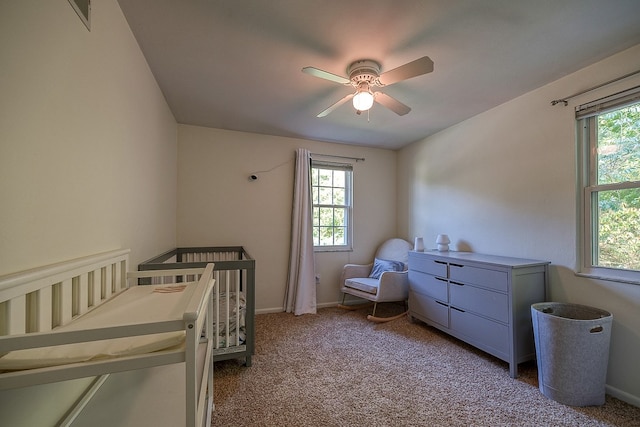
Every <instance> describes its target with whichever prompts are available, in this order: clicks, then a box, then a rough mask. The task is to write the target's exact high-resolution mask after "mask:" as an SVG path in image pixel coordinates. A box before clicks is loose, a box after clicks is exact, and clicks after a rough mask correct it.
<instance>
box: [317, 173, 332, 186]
mask: <svg viewBox="0 0 640 427" xmlns="http://www.w3.org/2000/svg"><path fill="white" fill-rule="evenodd" d="M318 172H319V174H318V185H322V186H324V187H331V183H332V182H333V171H332V170H327V169H318Z"/></svg>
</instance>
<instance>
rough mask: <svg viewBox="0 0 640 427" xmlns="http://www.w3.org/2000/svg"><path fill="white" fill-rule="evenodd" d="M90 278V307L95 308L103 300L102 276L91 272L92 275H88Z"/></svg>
mask: <svg viewBox="0 0 640 427" xmlns="http://www.w3.org/2000/svg"><path fill="white" fill-rule="evenodd" d="M88 277H89V286H90V287H91V294H90V297H89V307H95V306H96V305H98V304H99V303H100V298H102V297H101V295H102V290H101V285H100V276H99V275H98V274H96V272H95V271H91V272H90V273H88Z"/></svg>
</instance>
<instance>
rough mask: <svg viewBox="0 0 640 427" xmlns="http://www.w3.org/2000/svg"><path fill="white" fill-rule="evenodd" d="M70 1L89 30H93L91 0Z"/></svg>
mask: <svg viewBox="0 0 640 427" xmlns="http://www.w3.org/2000/svg"><path fill="white" fill-rule="evenodd" d="M69 3H70V4H71V6H72V7H73V10H75V11H76V13H77V14H78V16H79V17H80V20H81V21H82V22H83V23H84V25H85V26H86V27H87V30H89V31H91V0H69Z"/></svg>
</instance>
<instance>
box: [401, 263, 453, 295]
mask: <svg viewBox="0 0 640 427" xmlns="http://www.w3.org/2000/svg"><path fill="white" fill-rule="evenodd" d="M409 289H410V290H412V291H414V292H416V293H418V294H422V295H428V296H430V297H432V298H435V299H438V300H440V301H445V302H446V301H449V297H448V295H449V294H448V292H447V280H446V279H442V278H440V277H436V276H432V275H431V274H426V273H422V272H420V271H413V270H409Z"/></svg>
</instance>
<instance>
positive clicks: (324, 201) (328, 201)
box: [318, 187, 333, 205]
mask: <svg viewBox="0 0 640 427" xmlns="http://www.w3.org/2000/svg"><path fill="white" fill-rule="evenodd" d="M318 193H319V197H318V204H320V205H332V204H333V191H332V189H331V187H320V188H318Z"/></svg>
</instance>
